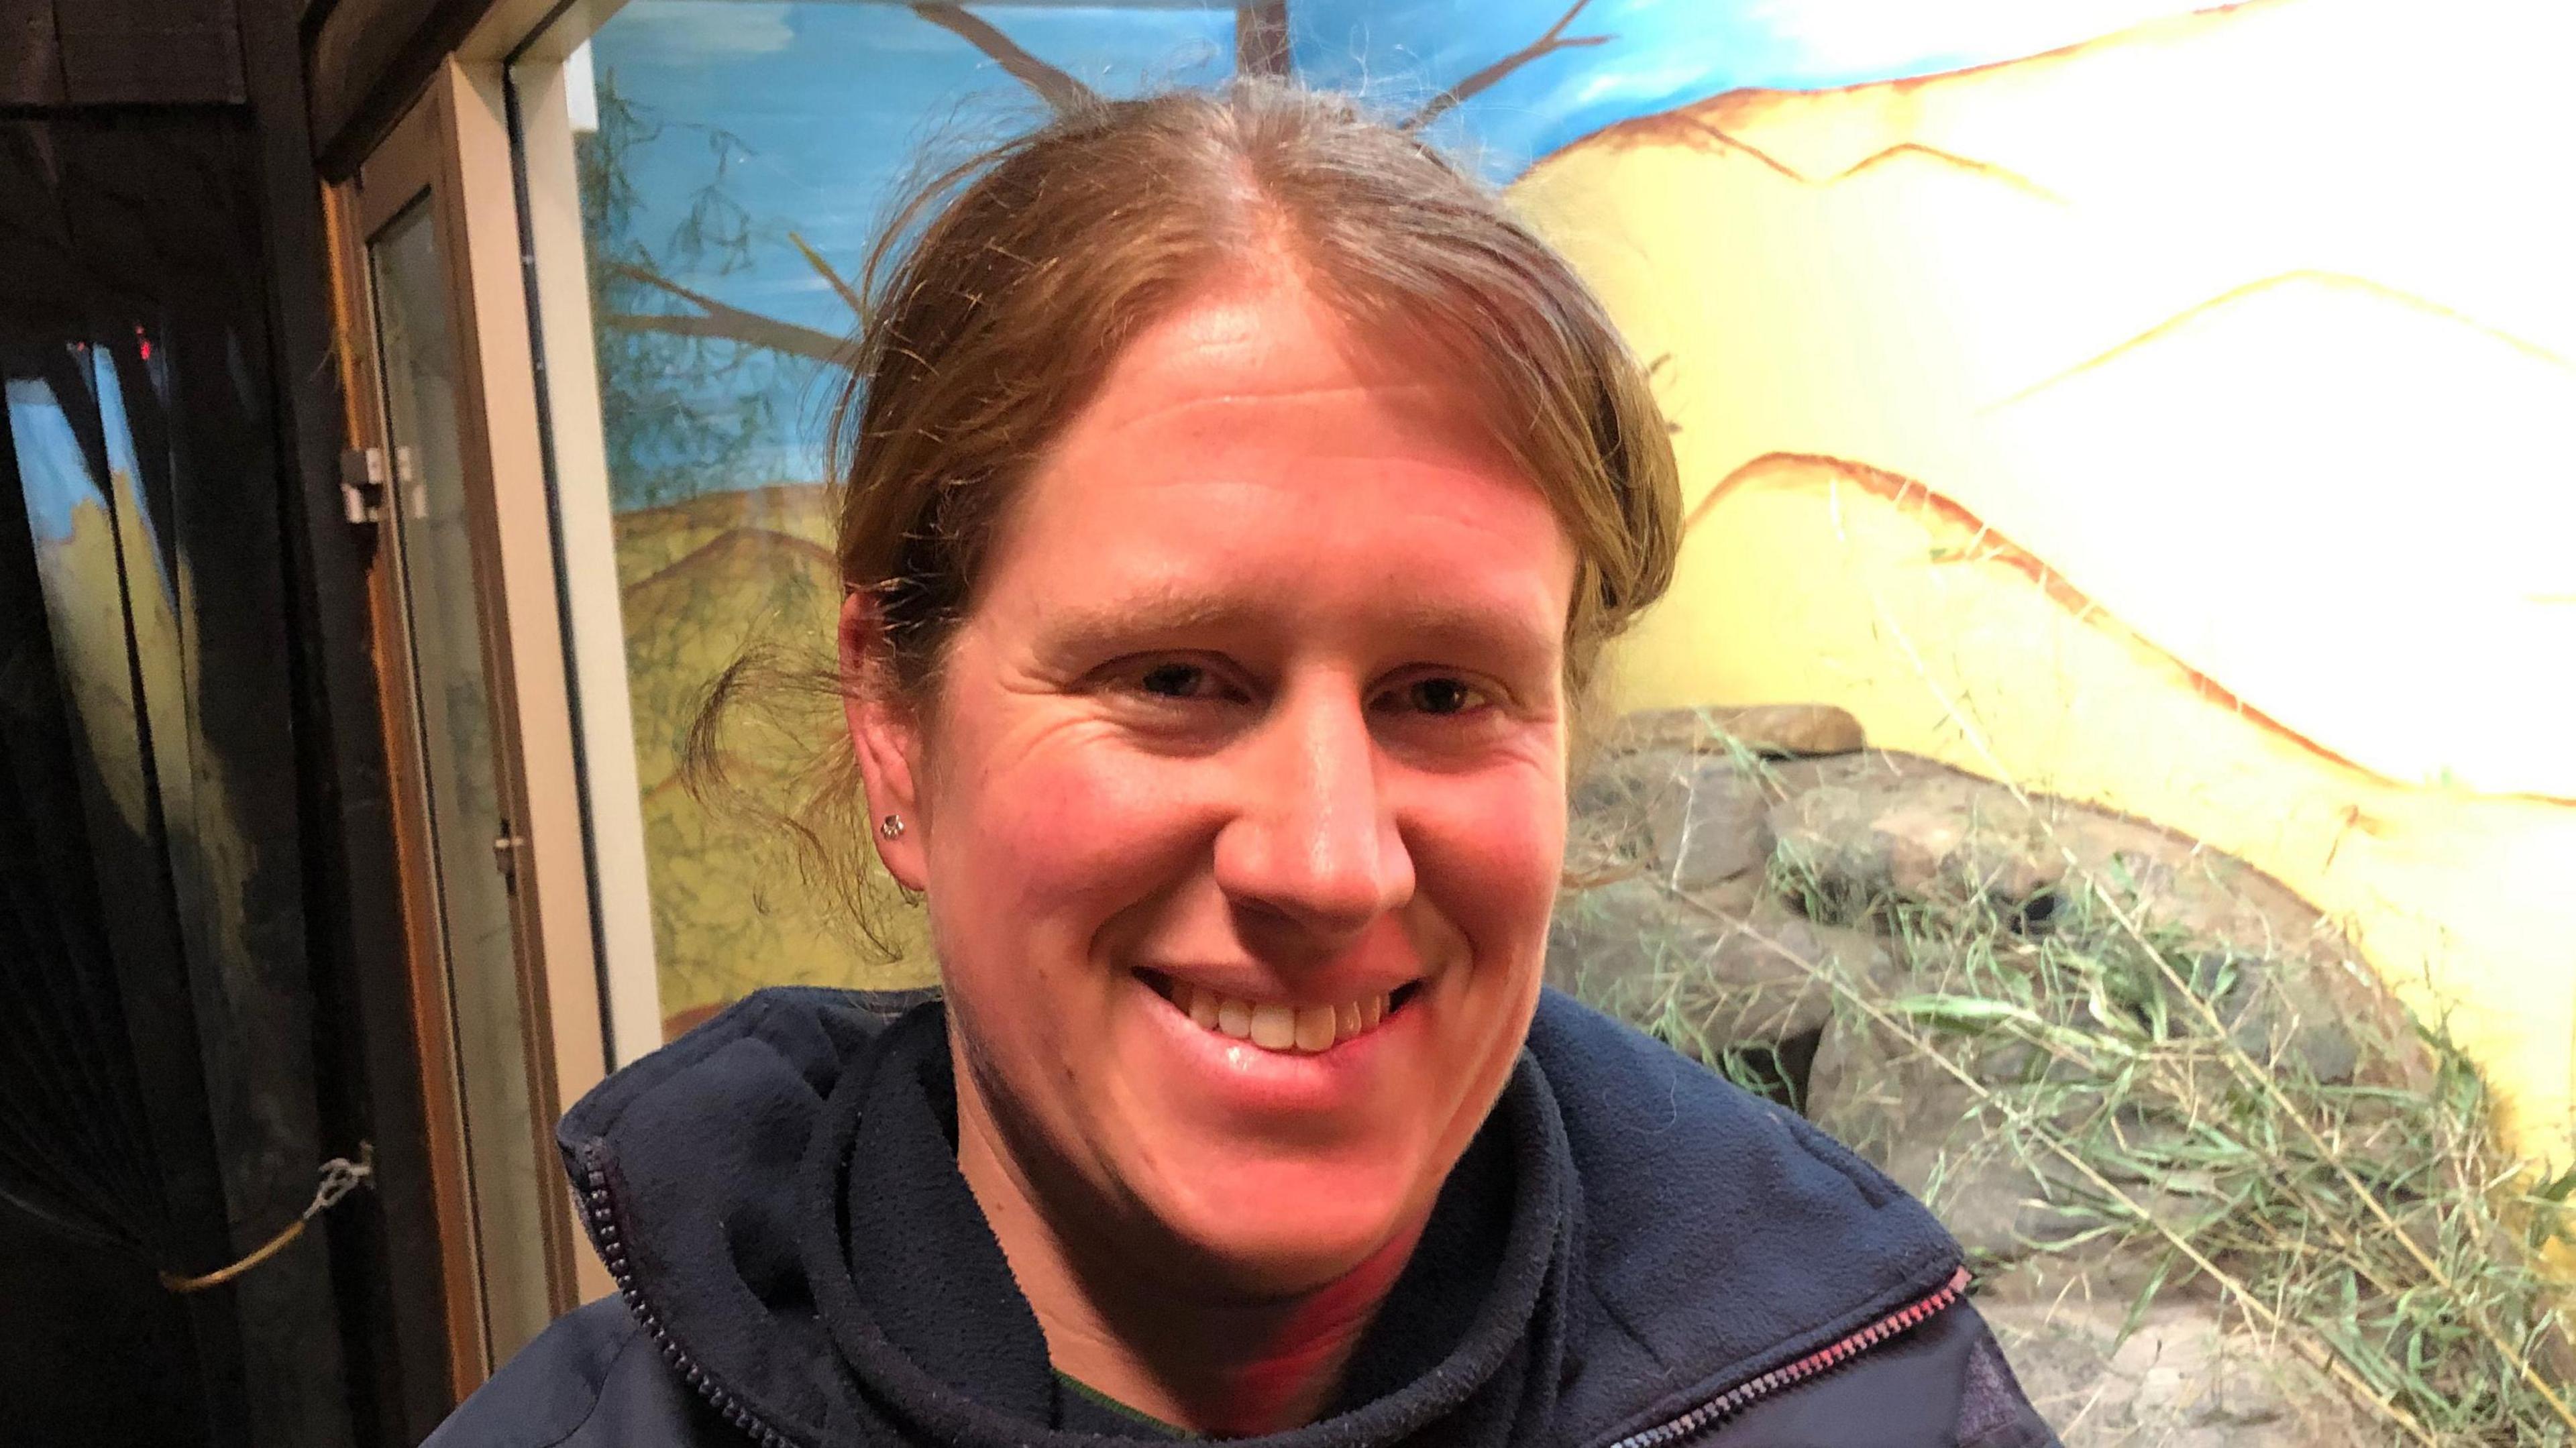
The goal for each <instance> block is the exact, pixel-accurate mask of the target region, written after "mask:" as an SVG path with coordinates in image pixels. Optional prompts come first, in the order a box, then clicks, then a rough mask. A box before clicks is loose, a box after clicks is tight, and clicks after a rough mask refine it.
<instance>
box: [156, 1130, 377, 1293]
mask: <svg viewBox="0 0 2576 1448" xmlns="http://www.w3.org/2000/svg"><path fill="white" fill-rule="evenodd" d="M375 1175H376V1148H375V1144H374V1143H373V1142H360V1143H359V1144H358V1159H357V1160H356V1161H351V1160H349V1159H348V1158H347V1157H345V1156H335V1157H333V1158H331V1159H330V1160H329V1161H326V1162H324V1163H322V1180H321V1182H320V1184H319V1185H317V1186H315V1187H314V1189H313V1200H312V1201H311V1202H310V1203H308V1204H306V1206H305V1208H304V1215H302V1216H300V1217H297V1218H296V1219H295V1220H294V1221H292V1222H289V1223H287V1224H286V1230H285V1231H283V1232H280V1233H278V1234H277V1235H276V1236H274V1237H271V1238H269V1239H268V1241H267V1242H266V1243H264V1244H262V1245H261V1247H260V1248H259V1250H257V1251H255V1252H253V1253H251V1254H250V1255H249V1256H247V1257H244V1258H242V1259H241V1260H240V1261H238V1262H235V1263H233V1264H232V1265H231V1266H229V1267H218V1268H216V1269H215V1270H214V1271H212V1272H209V1273H207V1274H205V1275H204V1276H202V1277H182V1276H180V1275H179V1274H177V1273H175V1272H164V1273H162V1274H161V1285H162V1286H164V1287H167V1288H169V1289H170V1290H171V1291H173V1292H203V1291H205V1290H206V1289H207V1288H209V1287H221V1286H223V1285H224V1284H225V1283H227V1282H230V1281H232V1280H233V1279H234V1278H236V1277H239V1276H240V1275H242V1274H243V1273H245V1272H248V1271H249V1270H250V1269H252V1268H253V1267H256V1266H258V1265H259V1264H260V1263H262V1262H265V1261H267V1260H268V1259H269V1258H271V1257H274V1256H276V1255H277V1254H278V1253H280V1252H283V1251H285V1250H286V1249H287V1247H288V1246H289V1245H291V1244H292V1243H293V1242H294V1241H295V1239H296V1238H298V1237H301V1236H303V1235H304V1225H305V1223H307V1222H310V1221H312V1220H313V1219H314V1218H315V1217H318V1216H320V1215H322V1214H323V1213H324V1212H327V1211H329V1210H331V1208H332V1207H334V1206H336V1205H338V1204H339V1201H340V1199H341V1198H342V1197H345V1196H347V1195H348V1194H349V1193H351V1192H353V1191H356V1190H357V1189H358V1188H360V1187H362V1186H366V1185H368V1184H369V1183H370V1182H372V1181H373V1180H374V1179H375Z"/></svg>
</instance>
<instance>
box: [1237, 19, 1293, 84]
mask: <svg viewBox="0 0 2576 1448" xmlns="http://www.w3.org/2000/svg"><path fill="white" fill-rule="evenodd" d="M1234 70H1235V73H1236V74H1237V75H1266V76H1274V77H1279V78H1283V79H1284V78H1285V77H1286V76H1287V74H1288V71H1289V59H1288V0H1248V3H1245V4H1241V5H1237V6H1235V7H1234Z"/></svg>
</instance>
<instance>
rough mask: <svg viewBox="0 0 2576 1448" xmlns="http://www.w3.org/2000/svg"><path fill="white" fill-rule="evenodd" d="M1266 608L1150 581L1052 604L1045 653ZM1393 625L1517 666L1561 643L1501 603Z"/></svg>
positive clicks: (1414, 606) (1045, 624) (1236, 620)
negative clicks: (1101, 596)
mask: <svg viewBox="0 0 2576 1448" xmlns="http://www.w3.org/2000/svg"><path fill="white" fill-rule="evenodd" d="M1270 615H1271V610H1270V609H1268V608H1267V607H1265V606H1263V604H1262V602H1261V601H1260V600H1258V599H1252V598H1244V597H1236V596H1227V595H1223V594H1211V593H1203V592H1199V591H1196V590H1192V589H1188V588H1183V587H1179V586H1164V587H1156V588H1151V589H1148V590H1143V591H1140V592H1138V593H1134V594H1130V595H1127V596H1125V597H1122V598H1118V599H1112V600H1097V601H1084V602H1081V603H1075V604H1066V605H1062V606H1059V607H1057V608H1055V609H1053V610H1051V611H1050V612H1049V613H1048V614H1047V615H1046V616H1045V617H1044V619H1043V621H1042V624H1041V637H1042V638H1043V639H1044V641H1045V647H1046V648H1047V650H1048V651H1049V652H1050V653H1058V654H1072V655H1088V654H1092V653H1098V652H1102V651H1105V650H1110V649H1114V648H1133V647H1136V646H1138V644H1140V643H1146V644H1150V643H1151V642H1152V641H1155V640H1162V639H1175V638H1179V637H1181V636H1185V635H1190V634H1203V633H1210V632H1224V631H1227V630H1230V629H1238V628H1247V627H1255V628H1257V627H1258V626H1260V625H1261V624H1262V623H1263V622H1265V621H1266V620H1267V619H1268V618H1269V617H1270ZM1391 621H1392V622H1393V623H1394V625H1395V628H1396V629H1397V630H1398V631H1399V632H1401V633H1402V634H1403V635H1404V636H1405V637H1407V638H1409V639H1416V640H1420V641H1421V642H1422V643H1424V644H1427V645H1429V646H1431V647H1433V648H1434V649H1436V650H1439V651H1444V652H1445V651H1450V650H1458V651H1463V652H1465V653H1467V654H1469V655H1471V656H1476V657H1491V656H1499V657H1500V659H1501V661H1503V662H1505V663H1507V664H1509V665H1511V666H1517V667H1531V668H1539V667H1547V666H1550V665H1551V663H1552V660H1551V659H1550V657H1549V655H1550V652H1551V651H1552V650H1553V648H1554V647H1556V646H1557V645H1558V644H1559V643H1561V638H1560V637H1559V636H1558V635H1557V634H1556V633H1554V632H1553V631H1548V632H1543V633H1533V631H1531V630H1529V629H1527V628H1524V627H1522V626H1521V623H1520V621H1519V620H1518V619H1517V618H1516V617H1514V616H1513V615H1512V614H1511V613H1510V612H1509V611H1508V610H1506V609H1503V608H1500V607H1491V606H1480V605H1477V604H1471V603H1457V602H1452V601H1444V600H1417V601H1413V602H1408V603H1405V604H1401V605H1397V606H1396V607H1395V608H1394V609H1393V611H1392V620H1391Z"/></svg>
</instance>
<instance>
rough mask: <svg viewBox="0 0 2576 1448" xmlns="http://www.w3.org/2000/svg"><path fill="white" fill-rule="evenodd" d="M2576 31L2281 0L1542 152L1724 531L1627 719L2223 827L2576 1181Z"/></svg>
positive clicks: (1532, 178) (1644, 664)
mask: <svg viewBox="0 0 2576 1448" xmlns="http://www.w3.org/2000/svg"><path fill="white" fill-rule="evenodd" d="M2571 42H2576V11H2571V10H2570V9H2569V8H2568V7H2542V6H2532V5H2527V4H2515V3H2503V0H2477V3H2467V4H2460V5H2454V6H2446V7H2442V8H2441V9H2440V10H2439V11H2438V12H2428V11H2425V10H2423V9H2421V8H2420V7H2402V6H2398V5H2395V4H2385V3H2375V0H2259V3H2254V4H2247V5H2242V6H2238V7H2234V8H2232V9H2227V10H2221V11H2212V12H2206V13H2202V14H2198V15H2192V16H2185V17H2181V18H2178V19H2175V20H2171V21H2166V22H2159V23H2156V24H2153V25H2149V26H2145V27H2141V28H2139V29H2137V30H2133V31H2129V32H2125V33H2123V34H2120V35H2117V36H2111V37H2106V38H2104V39H2102V40H2099V41H2095V42H2092V43H2090V44H2087V45H2083V46H2078V47H2074V48H2072V49H2069V50H2065V51H2059V52H2054V53H2051V54H2049V55H2044V56H2038V57H2034V58H2031V59H2029V60H2024V61H2019V62H2013V63H2009V64H2003V65H1996V66H1989V67H1984V68H1980V69H1977V70H1972V71H1964V72H1959V73H1955V74H1950V75H1943V76H1935V77H1927V78H1921V79H1915V80H1907V81H1900V82H1891V83H1886V84H1879V85H1869V86H1860V87H1854V88H1850V89H1846V90H1839V91H1831V92H1818V93H1796V94H1792V93H1778V92H1744V93H1736V94H1731V95H1726V96H1721V97H1717V98H1715V99H1712V100H1709V101H1705V102H1701V103H1698V104H1695V105H1692V106H1688V107H1685V108H1682V109H1680V110H1676V111H1672V112H1669V113H1665V114H1662V115H1657V116H1651V117H1646V118H1643V119H1640V120H1637V121H1633V122H1629V123H1626V124H1623V125H1620V126H1616V127H1613V128H1611V129H1609V130H1607V131H1604V132H1601V133H1599V134H1597V135H1594V136H1592V137H1590V138H1587V139H1586V140H1584V141H1582V142H1579V143H1577V144H1575V145H1573V146H1570V147H1568V148H1567V149H1565V150H1564V151H1562V152H1559V153H1558V154H1557V155H1555V156H1554V157H1551V158H1549V159H1548V160H1547V161H1545V162H1543V163H1541V164H1540V165H1539V166H1538V167H1536V168H1534V169H1533V170H1532V171H1531V173H1530V174H1529V175H1528V176H1526V177H1525V178H1524V179H1523V180H1522V181H1521V182H1520V183H1519V184H1518V185H1517V186H1516V187H1515V188H1514V193H1513V194H1514V197H1515V200H1516V201H1517V203H1518V204H1519V205H1521V206H1522V207H1523V208H1524V210H1525V211H1526V212H1527V213H1528V214H1529V215H1530V216H1531V217H1532V218H1533V219H1534V220H1535V221H1536V222H1537V223H1538V224H1539V225H1540V226H1541V228H1542V229H1543V230H1544V231H1545V232H1546V233H1547V234H1548V235H1549V236H1550V237H1551V239H1553V240H1555V241H1556V242H1557V243H1558V244H1559V245H1560V246H1561V247H1563V248H1564V249H1565V250H1566V251H1567V252H1568V254H1569V255H1571V256H1572V257H1573V258H1574V259H1575V261H1576V263H1577V265H1578V266H1580V267H1581V268H1582V269H1583V270H1584V272H1585V273H1586V275H1587V276H1589V277H1590V278H1591V279H1592V280H1593V282H1594V283H1595V285H1596V286H1598V287H1599V288H1600V289H1601V291H1602V292H1603V294H1604V295H1605V297H1606V298H1607V300H1608V301H1609V303H1610V305H1611V307H1612V310H1613V311H1614V312H1615V313H1616V315H1617V316H1618V318H1619V320H1620V322H1621V325H1622V326H1623V327H1624V328H1625V329H1627V331H1628V333H1629V335H1630V338H1631V340H1632V341H1633V342H1634V343H1635V345H1636V346H1637V347H1638V348H1639V350H1640V351H1641V352H1642V353H1644V354H1645V355H1646V356H1648V357H1649V358H1654V359H1658V367H1657V374H1656V375H1657V380H1658V384H1659V386H1660V387H1661V389H1662V395H1663V399H1664V401H1665V404H1666V406H1667V408H1668V409H1669V410H1670V411H1671V413H1672V415H1673V417H1674V419H1675V421H1676V422H1677V423H1678V425H1679V427H1680V432H1679V434H1678V436H1677V438H1676V442H1677V445H1678V446H1679V448H1680V449H1681V453H1682V458H1683V464H1684V468H1685V473H1686V482H1685V488H1686V492H1687V493H1688V495H1689V499H1690V501H1691V502H1692V504H1693V506H1694V508H1695V513H1694V522H1693V527H1692V531H1691V534H1690V538H1689V542H1688V544H1687V545H1686V549H1685V557H1684V562H1683V576H1682V579H1681V582H1680V584H1679V585H1678V586H1677V588H1676V590H1675V592H1674V594H1673V596H1672V598H1671V599H1670V600H1669V601H1668V602H1667V603H1666V604H1665V605H1664V606H1663V607H1662V608H1661V609H1660V610H1659V611H1658V612H1657V613H1656V614H1655V615H1654V616H1653V617H1652V618H1650V619H1649V620H1647V621H1646V623H1645V624H1644V625H1643V627H1642V628H1641V629H1640V631H1639V632H1638V634H1637V635H1636V636H1635V637H1634V638H1633V639H1632V640H1631V641H1630V642H1629V643H1628V644H1627V645H1626V646H1625V648H1624V650H1623V652H1622V654H1621V656H1620V658H1619V660H1618V661H1617V664H1616V666H1615V668H1616V675H1615V677H1616V685H1617V688H1618V690H1619V692H1620V698H1619V699H1618V701H1617V702H1619V703H1620V704H1621V705H1622V706H1623V707H1637V706H1644V705H1659V704H1675V703H1723V704H1744V703H1758V702H1773V701H1790V700H1806V699H1812V700H1821V701H1826V702H1832V703H1838V704H1843V705H1845V706H1846V707H1850V708H1852V709H1853V710H1854V711H1855V712H1856V713H1858V714H1860V715H1861V716H1862V718H1863V719H1864V720H1865V721H1866V722H1867V724H1868V725H1869V728H1870V730H1871V733H1872V736H1873V739H1874V740H1875V742H1878V743H1882V744H1886V745H1890V746H1893V747H1898V748H1906V749H1913V750H1919V751H1922V752H1925V753H1930V754H1934V755H1937V756H1939V757H1942V758H1944V759H1947V760H1950V761H1952V762H1954V763H1957V764H1960V765H1963V766H1966V767H1969V768H1973V769H1977V770H1980V771H1981V772H1984V773H1988V774H1991V775H1998V776H2003V777H2007V778H2011V779H2013V780H2014V781H2016V782H2018V783H2021V784H2025V785H2028V786H2031V787H2035V788H2046V789H2050V790H2053V791H2056V792H2059V793H2064V794H2068V795H2072V796H2075V797H2077V798H2081V799H2086V800H2089V801H2092V802H2096V803H2100V804H2105V805H2108V806H2110V807H2113V808H2116V809H2120V810H2124V811H2127V812H2129V813H2133V814H2136V815H2140V816H2143V817H2145V818H2149V819H2152V820H2155V821H2157V822H2159V823H2163V824H2168V825H2171V826H2174V827H2176V828H2180V829H2184V830H2187V831H2189V832H2191V833H2192V834H2194V835H2196V836H2198V837H2199V838H2201V839H2203V840H2206V841H2207V842H2209V843H2210V844H2212V845H2213V846H2216V847H2217V848H2220V849H2224V850H2227V851H2229V852H2231V853H2233V854H2236V855H2239V856H2241V857H2243V858H2245V859H2247V860H2249V861H2251V862H2252V863H2254V864H2255V865H2257V866H2258V867H2260V868H2262V869H2264V870H2266V871H2268V872H2270V873H2272V874H2273V875H2275V876H2277V877H2279V878H2280V879H2282V880H2283V881H2285V882H2287V883H2288V884H2290V885H2291V886H2292V887H2293V888H2295V889H2297V890H2299V891H2300V893H2302V894H2303V895H2305V896H2306V897H2307V898H2309V899H2310V900H2311V901H2313V902H2315V903H2316V904H2318V905H2319V906H2320V907H2321V908H2323V909H2325V910H2326V911H2328V912H2329V913H2331V914H2333V915H2335V916H2337V917H2338V918H2340V919H2342V920H2344V921H2345V923H2346V924H2347V926H2348V928H2349V929H2350V930H2351V932H2352V934H2353V936H2354V938H2355V939H2356V941H2358V942H2359V943H2360V945H2361V947H2362V949H2363V950H2364V951H2365V953H2366V954H2367V955H2368V957H2369V959H2370V961H2371V963H2372V964H2373V965H2375V966H2376V967H2377V968H2378V969H2379V971H2380V972H2381V974H2382V975H2383V976H2385V977H2387V978H2389V979H2391V980H2392V981H2396V982H2399V983H2401V984H2409V983H2412V984H2414V985H2419V986H2423V987H2424V988H2422V989H2419V990H2417V992H2416V995H2415V999H2416V1000H2417V1002H2418V1003H2419V1005H2421V1004H2426V1003H2429V1002H2431V1001H2434V1000H2437V999H2439V1000H2449V1001H2455V1002H2456V1003H2457V1004H2458V1006H2459V1011H2458V1014H2457V1015H2456V1016H2455V1017H2454V1020H2455V1025H2456V1026H2457V1027H2458V1028H2459V1029H2460V1030H2461V1031H2462V1033H2463V1035H2464V1036H2466V1037H2467V1038H2468V1039H2469V1040H2470V1041H2471V1043H2472V1044H2473V1047H2474V1048H2475V1049H2476V1050H2477V1051H2478V1052H2479V1053H2480V1055H2481V1057H2482V1058H2483V1059H2485V1060H2486V1061H2487V1062H2488V1064H2489V1066H2490V1069H2491V1070H2492V1071H2493V1072H2494V1074H2496V1075H2497V1076H2498V1078H2499V1080H2500V1082H2501V1083H2502V1085H2503V1086H2504V1087H2505V1089H2506V1092H2507V1094H2508V1095H2509V1097H2510V1098H2511V1100H2512V1102H2513V1106H2514V1113H2513V1115H2512V1117H2511V1119H2510V1122H2509V1126H2510V1129H2511V1131H2512V1133H2513V1136H2514V1139H2515V1141H2516V1143H2517V1144H2518V1145H2519V1146H2521V1147H2523V1148H2524V1149H2526V1150H2529V1151H2531V1152H2533V1153H2535V1154H2548V1155H2562V1154H2564V1152H2565V1151H2566V1148H2567V1142H2568V1130H2569V1125H2570V1115H2569V1107H2570V1090H2569V1085H2570V1080H2569V1078H2570V1041H2571V1037H2576V806H2571V805H2569V804H2567V803H2563V802H2553V801H2567V800H2576V749H2571V748H2570V747H2569V741H2570V738H2571V736H2576V541H2571V540H2576V365H2571V362H2570V359H2571V358H2576V280H2571V270H2570V268H2569V267H2568V265H2567V263H2566V260H2565V258H2566V257H2568V256H2570V255H2576V211H2571V210H2570V209H2569V208H2567V207H2565V206H2564V205H2563V193H2564V187H2563V186H2562V185H2559V184H2557V183H2556V182H2555V181H2553V180H2552V179H2551V178H2553V177H2554V176H2555V175H2557V173H2558V172H2559V171H2560V170H2562V169H2563V167H2564V164H2565V163H2564V153H2565V151H2566V148H2567V146H2568V143H2569V142H2570V141H2571V140H2576V91H2571V89H2570V88H2569V87H2567V86H2566V85H2565V84H2564V83H2563V80H2562V79H2561V78H2560V77H2559V76H2558V74H2557V73H2556V67H2557V66H2558V64H2559V58H2560V57H2563V56H2564V55H2566V54H2568V53H2570V49H2571ZM2004 540H2009V542H2008V543H2007V542H2006V541H2004ZM2007 560H2009V561H2007ZM2428 982H2429V984H2427V983H2428Z"/></svg>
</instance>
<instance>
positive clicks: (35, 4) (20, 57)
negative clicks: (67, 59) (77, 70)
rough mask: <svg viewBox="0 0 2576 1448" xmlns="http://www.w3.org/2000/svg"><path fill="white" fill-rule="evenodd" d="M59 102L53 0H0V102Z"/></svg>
mask: <svg viewBox="0 0 2576 1448" xmlns="http://www.w3.org/2000/svg"><path fill="white" fill-rule="evenodd" d="M62 103H63V53H62V49H61V47H59V46H57V45H56V44H55V43H54V0H0V105H6V106H58V105H61V104H62Z"/></svg>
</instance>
